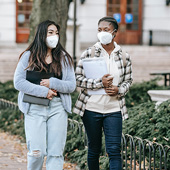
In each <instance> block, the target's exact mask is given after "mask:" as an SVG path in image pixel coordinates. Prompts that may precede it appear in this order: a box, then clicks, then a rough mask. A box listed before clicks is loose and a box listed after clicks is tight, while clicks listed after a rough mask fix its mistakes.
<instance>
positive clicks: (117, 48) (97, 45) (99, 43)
mask: <svg viewBox="0 0 170 170" xmlns="http://www.w3.org/2000/svg"><path fill="white" fill-rule="evenodd" d="M94 46H95V47H97V48H100V49H104V48H103V47H102V45H101V42H97V43H96V44H95V45H94ZM114 46H115V48H114V50H113V52H115V53H118V52H119V51H121V50H122V49H121V47H120V46H119V45H118V44H117V43H116V42H115V41H114Z"/></svg>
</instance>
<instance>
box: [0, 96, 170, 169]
mask: <svg viewBox="0 0 170 170" xmlns="http://www.w3.org/2000/svg"><path fill="white" fill-rule="evenodd" d="M2 107H3V108H11V109H16V110H17V109H18V105H17V104H16V103H13V102H10V101H7V100H4V99H0V108H2ZM68 122H69V128H71V129H75V127H77V129H78V135H79V136H82V137H84V145H85V146H87V136H86V134H85V130H84V126H83V123H82V122H78V121H77V120H73V119H68ZM121 155H122V162H123V163H122V169H124V170H170V146H168V145H165V146H163V145H161V144H159V143H157V142H151V141H149V140H147V139H141V138H139V137H136V136H135V137H132V136H131V135H129V134H122V145H121Z"/></svg>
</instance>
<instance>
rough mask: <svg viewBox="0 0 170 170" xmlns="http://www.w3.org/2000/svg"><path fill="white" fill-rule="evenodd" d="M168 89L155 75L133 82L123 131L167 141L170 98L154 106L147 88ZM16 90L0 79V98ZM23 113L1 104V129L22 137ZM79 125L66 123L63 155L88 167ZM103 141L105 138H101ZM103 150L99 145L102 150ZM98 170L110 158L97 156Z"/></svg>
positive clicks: (13, 94)
mask: <svg viewBox="0 0 170 170" xmlns="http://www.w3.org/2000/svg"><path fill="white" fill-rule="evenodd" d="M155 89H159V90H161V89H170V87H164V86H159V85H157V79H154V80H151V81H147V82H142V83H134V84H133V85H132V87H131V88H130V91H129V93H128V94H127V95H126V103H127V107H128V112H129V119H127V120H125V121H124V123H123V132H124V133H128V134H130V135H132V136H139V137H141V138H142V139H148V140H150V141H156V142H158V143H160V144H163V145H165V144H166V145H170V143H169V142H170V128H169V127H170V126H169V124H170V101H167V102H164V103H162V104H161V105H160V106H158V107H157V108H155V102H151V101H150V97H149V95H148V94H147V91H148V90H155ZM17 95H18V92H17V91H16V90H15V89H14V87H13V83H12V81H9V82H6V83H0V98H4V99H6V100H10V101H13V102H16V101H17ZM71 96H72V102H73V106H74V104H75V102H76V99H77V96H78V92H74V93H72V94H71ZM69 118H70V119H74V120H77V121H79V122H81V118H80V116H78V115H76V114H74V113H73V114H69ZM23 123H24V121H23V114H21V113H20V112H19V111H16V110H12V109H10V108H8V109H4V108H0V129H3V130H4V131H10V132H11V133H12V134H17V135H20V136H21V137H22V138H23V139H24V138H25V133H24V125H23ZM79 132H80V131H79V128H78V126H74V127H68V135H67V143H66V147H65V153H64V154H65V157H66V159H69V160H70V161H71V162H77V163H78V164H79V166H80V167H81V169H87V148H86V147H85V146H84V137H83V136H81V135H79ZM103 143H104V138H103ZM104 152H105V149H104V145H103V146H102V154H103V153H104ZM100 168H101V170H107V169H109V159H108V157H105V156H100Z"/></svg>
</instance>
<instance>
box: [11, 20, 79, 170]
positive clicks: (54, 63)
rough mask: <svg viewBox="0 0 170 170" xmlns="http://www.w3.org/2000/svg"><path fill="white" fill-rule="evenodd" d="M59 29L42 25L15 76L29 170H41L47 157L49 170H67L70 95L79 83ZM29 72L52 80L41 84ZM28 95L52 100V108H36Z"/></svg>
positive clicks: (51, 24) (40, 105) (48, 23)
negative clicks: (29, 75) (66, 155)
mask: <svg viewBox="0 0 170 170" xmlns="http://www.w3.org/2000/svg"><path fill="white" fill-rule="evenodd" d="M59 29H60V27H59V26H58V25H57V24H56V23H55V22H53V21H49V20H47V21H44V22H42V23H40V24H39V25H38V28H37V32H36V35H35V38H34V40H33V42H32V43H31V44H30V46H29V47H28V48H27V49H26V50H25V51H24V52H23V53H22V54H21V56H20V59H19V62H18V65H17V68H16V70H15V74H14V86H15V88H16V89H17V90H18V91H19V95H18V105H19V109H20V110H21V111H22V112H23V113H24V118H25V133H26V141H27V148H28V150H29V152H28V154H27V162H28V163H27V169H28V170H41V169H42V166H43V161H44V156H47V161H46V169H47V170H52V169H55V170H62V169H63V150H64V146H65V142H66V135H67V112H68V113H71V97H70V93H72V92H73V91H74V90H75V88H76V81H75V74H74V69H73V64H72V58H71V57H70V55H69V54H68V53H67V52H66V51H65V49H64V48H63V47H62V46H61V44H60V43H59ZM28 72H32V74H33V75H34V73H35V74H38V75H46V77H47V75H49V73H50V74H51V75H52V76H51V77H49V78H43V77H42V79H40V81H39V84H37V83H33V82H31V81H30V80H28V79H27V75H28ZM33 79H38V77H37V76H34V77H33ZM26 95H28V96H29V95H30V96H31V97H37V98H38V99H49V105H42V104H41V103H39V104H35V103H34V102H33V100H32V98H31V100H30V101H28V102H27V101H25V100H24V98H25V96H26ZM38 99H37V100H36V99H35V101H37V102H38V101H39V100H38Z"/></svg>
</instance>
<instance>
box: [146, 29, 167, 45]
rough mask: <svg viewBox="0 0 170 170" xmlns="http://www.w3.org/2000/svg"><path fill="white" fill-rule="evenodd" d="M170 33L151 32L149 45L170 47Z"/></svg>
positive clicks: (163, 31) (164, 31) (165, 31)
mask: <svg viewBox="0 0 170 170" xmlns="http://www.w3.org/2000/svg"><path fill="white" fill-rule="evenodd" d="M169 37H170V31H167V30H149V45H150V46H151V45H170V38H169Z"/></svg>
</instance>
